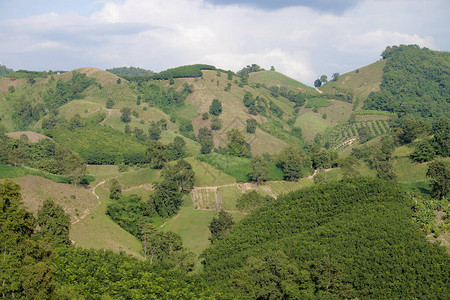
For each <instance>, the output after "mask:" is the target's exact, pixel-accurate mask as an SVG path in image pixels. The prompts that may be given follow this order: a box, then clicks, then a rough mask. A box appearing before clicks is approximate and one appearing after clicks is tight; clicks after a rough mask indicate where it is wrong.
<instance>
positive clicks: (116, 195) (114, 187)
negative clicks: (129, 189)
mask: <svg viewBox="0 0 450 300" xmlns="http://www.w3.org/2000/svg"><path fill="white" fill-rule="evenodd" d="M120 197H122V187H121V186H120V183H119V181H117V179H112V180H111V187H110V188H109V198H110V199H113V200H118V199H120Z"/></svg>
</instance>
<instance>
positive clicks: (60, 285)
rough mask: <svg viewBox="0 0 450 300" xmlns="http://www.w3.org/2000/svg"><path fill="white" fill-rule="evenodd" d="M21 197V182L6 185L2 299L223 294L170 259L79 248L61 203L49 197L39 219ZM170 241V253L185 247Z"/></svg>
mask: <svg viewBox="0 0 450 300" xmlns="http://www.w3.org/2000/svg"><path fill="white" fill-rule="evenodd" d="M21 200H22V199H21V194H20V187H19V186H18V185H16V184H15V183H13V182H12V181H9V180H7V181H5V182H4V183H0V209H1V211H2V215H1V218H0V251H1V253H2V259H1V260H0V269H1V270H2V272H1V273H0V276H1V281H2V284H1V286H0V295H1V297H2V298H5V299H12V298H20V299H81V298H83V299H112V298H114V299H136V298H146V299H216V298H217V294H215V293H213V292H211V290H210V289H209V288H208V287H207V286H206V284H205V283H204V281H202V279H201V278H200V277H199V276H198V275H190V276H187V275H186V274H185V273H183V272H180V271H179V270H181V269H182V266H179V265H178V266H177V265H175V264H174V263H173V262H171V261H169V260H165V261H161V262H158V263H156V261H155V262H154V263H149V262H143V261H140V260H138V259H136V258H133V257H131V256H129V255H125V254H124V253H120V254H117V253H113V252H112V251H104V250H84V249H79V248H75V247H74V246H71V245H70V244H71V243H70V240H69V228H70V218H69V216H68V215H67V214H65V213H64V211H63V210H62V208H61V207H60V206H58V205H56V204H54V203H53V202H52V201H51V200H46V201H45V202H44V205H43V206H42V208H41V209H40V210H39V211H38V213H37V218H35V217H34V216H33V214H32V213H30V212H28V211H26V210H25V209H24V208H23V207H22V206H21ZM37 228H39V230H38V229H37ZM162 235H163V236H164V237H166V235H165V234H162ZM151 236H153V235H151V234H150V233H149V237H151ZM156 240H157V237H155V238H154V239H153V240H152V242H153V244H156V243H154V242H155V241H156ZM170 241H171V242H172V244H171V245H168V244H166V246H168V247H167V248H165V249H166V251H172V250H174V248H173V247H181V246H182V244H181V246H180V241H177V240H176V239H171V240H170ZM174 252H177V251H174ZM159 253H161V255H162V256H166V257H170V256H169V255H166V254H167V252H164V251H163V252H159Z"/></svg>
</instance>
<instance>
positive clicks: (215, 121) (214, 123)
mask: <svg viewBox="0 0 450 300" xmlns="http://www.w3.org/2000/svg"><path fill="white" fill-rule="evenodd" d="M221 128H222V120H221V119H219V117H216V116H214V117H212V118H211V130H220V129H221Z"/></svg>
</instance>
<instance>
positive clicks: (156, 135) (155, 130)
mask: <svg viewBox="0 0 450 300" xmlns="http://www.w3.org/2000/svg"><path fill="white" fill-rule="evenodd" d="M161 132H162V131H161V129H160V128H159V126H158V124H156V123H155V121H152V123H151V124H150V127H149V128H148V137H149V139H151V140H153V141H157V140H159V139H160V138H161Z"/></svg>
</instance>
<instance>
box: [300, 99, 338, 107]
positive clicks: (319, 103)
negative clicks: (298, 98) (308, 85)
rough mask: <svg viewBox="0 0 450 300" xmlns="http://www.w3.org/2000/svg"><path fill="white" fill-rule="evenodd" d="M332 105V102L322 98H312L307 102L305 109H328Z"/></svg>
mask: <svg viewBox="0 0 450 300" xmlns="http://www.w3.org/2000/svg"><path fill="white" fill-rule="evenodd" d="M331 105H333V102H331V101H329V100H327V99H324V98H312V99H310V100H309V101H308V103H307V104H306V106H305V108H313V107H328V106H331Z"/></svg>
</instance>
